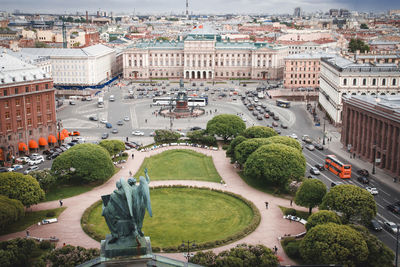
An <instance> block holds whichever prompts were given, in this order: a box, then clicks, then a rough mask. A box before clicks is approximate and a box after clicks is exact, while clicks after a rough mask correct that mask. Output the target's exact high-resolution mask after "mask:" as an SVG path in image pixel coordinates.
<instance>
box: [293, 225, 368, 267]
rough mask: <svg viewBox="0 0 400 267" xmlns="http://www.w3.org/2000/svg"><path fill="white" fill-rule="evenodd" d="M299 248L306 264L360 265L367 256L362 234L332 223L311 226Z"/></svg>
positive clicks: (345, 226) (350, 266)
mask: <svg viewBox="0 0 400 267" xmlns="http://www.w3.org/2000/svg"><path fill="white" fill-rule="evenodd" d="M299 249H300V255H301V257H302V258H303V260H304V261H305V262H306V263H308V264H343V265H345V266H349V267H353V266H362V265H360V264H361V263H362V262H364V261H365V260H366V259H367V257H368V247H367V243H366V242H365V240H364V238H363V236H362V235H361V234H360V233H359V232H357V231H356V230H354V229H352V228H351V227H349V226H347V225H338V224H334V223H327V224H321V225H317V226H315V227H313V228H312V229H311V230H310V231H308V232H307V234H306V236H305V237H304V238H303V240H302V241H301V242H300V248H299Z"/></svg>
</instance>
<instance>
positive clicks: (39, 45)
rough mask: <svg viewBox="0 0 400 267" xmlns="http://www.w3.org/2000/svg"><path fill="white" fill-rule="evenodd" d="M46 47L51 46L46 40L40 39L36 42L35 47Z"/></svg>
mask: <svg viewBox="0 0 400 267" xmlns="http://www.w3.org/2000/svg"><path fill="white" fill-rule="evenodd" d="M46 47H49V46H48V45H47V44H46V43H45V42H39V41H36V42H35V48H46Z"/></svg>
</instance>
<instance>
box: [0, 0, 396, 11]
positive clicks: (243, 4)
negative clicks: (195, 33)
mask: <svg viewBox="0 0 400 267" xmlns="http://www.w3.org/2000/svg"><path fill="white" fill-rule="evenodd" d="M185 1H186V0H0V10H7V11H14V10H16V9H18V10H20V11H25V12H41V13H47V12H56V13H65V12H67V13H76V12H77V11H78V12H82V13H84V12H85V10H88V11H89V13H95V12H96V11H97V10H101V11H107V12H110V11H113V12H114V13H119V12H125V13H127V14H132V13H133V12H134V11H135V12H136V14H147V13H166V14H170V13H171V12H172V13H175V14H182V13H183V12H184V10H185ZM295 7H301V8H302V9H303V10H304V11H306V12H310V11H318V10H321V11H324V12H326V11H328V10H329V9H330V8H347V9H349V10H356V11H387V10H389V9H400V0H379V1H378V0H283V1H282V0H201V1H199V0H195V1H194V0H189V12H190V13H191V12H193V13H194V14H198V13H265V14H279V13H290V14H292V13H293V10H294V8H295Z"/></svg>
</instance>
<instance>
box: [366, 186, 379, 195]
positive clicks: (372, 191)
mask: <svg viewBox="0 0 400 267" xmlns="http://www.w3.org/2000/svg"><path fill="white" fill-rule="evenodd" d="M365 190H367V191H368V192H370V193H371V195H377V194H378V189H376V188H375V187H370V186H367V187H366V188H365Z"/></svg>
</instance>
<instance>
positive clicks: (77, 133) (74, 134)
mask: <svg viewBox="0 0 400 267" xmlns="http://www.w3.org/2000/svg"><path fill="white" fill-rule="evenodd" d="M80 135H81V133H80V132H78V131H73V132H71V133H69V136H80Z"/></svg>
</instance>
